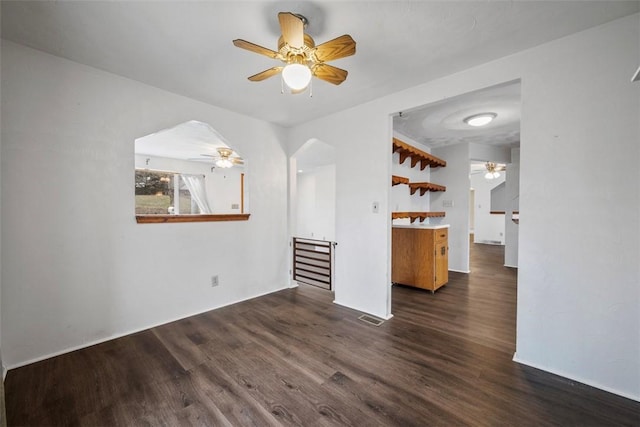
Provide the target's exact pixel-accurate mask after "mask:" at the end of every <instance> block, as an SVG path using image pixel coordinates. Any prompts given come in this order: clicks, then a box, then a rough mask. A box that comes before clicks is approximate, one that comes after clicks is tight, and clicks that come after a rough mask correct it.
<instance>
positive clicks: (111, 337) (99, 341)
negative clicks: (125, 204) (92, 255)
mask: <svg viewBox="0 0 640 427" xmlns="http://www.w3.org/2000/svg"><path fill="white" fill-rule="evenodd" d="M286 289H289V287H283V288H280V289H275V290H272V291H268V292H262V293H260V294H257V295H253V296H250V297H247V298H241V299H239V300H234V301H231V302H228V303H225V304H222V305H218V306H215V307H211V308H207V309H205V310H201V311H198V312H194V313H191V314H185V315H181V316H178V317H174V318H171V319H168V320H163V321H162V322H160V323H155V324H152V325H148V326H144V327H141V328H136V329H131V330H129V331H126V332H122V333H117V334H112V335H109V336H107V337H104V338H99V339H97V340H93V341H89V342H85V343H82V344H79V345H76V346H72V347H67V348H65V349H63V350H60V351H55V352H52V353H48V354H46V355H44V356H39V357H35V358H33V359H29V360H26V361H23V362H18V363H14V364H10V365H8V366H6V367H4V366H3V375H4V370H7V371H8V370H10V369H15V368H20V367H22V366H26V365H30V364H32V363H36V362H40V361H43V360H46V359H50V358H52V357H56V356H60V355H62V354H66V353H71V352H72V351H76V350H81V349H83V348H87V347H91V346H93V345H96V344H102V343H104V342H107V341H111V340H114V339H117V338H122V337H125V336H127V335H131V334H135V333H138V332H142V331H146V330H148V329H152V328H155V327H157V326H162V325H166V324H167V323H171V322H175V321H178V320H182V319H186V318H188V317H191V316H197V315H198V314H202V313H207V312H209V311H212V310H217V309H219V308H222V307H227V306H229V305H233V304H237V303H239V302H243V301H248V300H251V299H254V298H258V297H261V296H265V295H269V294H272V293H274V292H280V291H283V290H286Z"/></svg>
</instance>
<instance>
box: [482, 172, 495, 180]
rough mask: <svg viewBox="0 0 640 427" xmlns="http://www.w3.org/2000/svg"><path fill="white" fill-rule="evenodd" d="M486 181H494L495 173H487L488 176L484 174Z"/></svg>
mask: <svg viewBox="0 0 640 427" xmlns="http://www.w3.org/2000/svg"><path fill="white" fill-rule="evenodd" d="M484 177H485V179H493V173H492V172H487V173H486V174H484Z"/></svg>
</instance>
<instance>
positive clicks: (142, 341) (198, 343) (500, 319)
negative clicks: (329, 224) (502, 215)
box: [5, 245, 640, 426]
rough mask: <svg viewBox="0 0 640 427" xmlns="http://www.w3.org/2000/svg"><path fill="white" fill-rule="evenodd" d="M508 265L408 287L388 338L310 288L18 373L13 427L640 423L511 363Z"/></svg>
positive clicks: (599, 397) (594, 396)
mask: <svg viewBox="0 0 640 427" xmlns="http://www.w3.org/2000/svg"><path fill="white" fill-rule="evenodd" d="M502 256H503V248H502V247H499V246H487V245H472V264H471V266H472V274H470V275H465V274H459V273H451V274H450V281H449V284H447V285H446V286H445V287H443V288H441V289H440V290H439V291H437V292H436V294H435V295H432V294H431V293H429V292H425V291H420V290H415V289H412V288H406V287H397V286H396V287H394V289H393V313H394V315H395V317H394V318H393V319H391V320H388V321H386V322H385V323H384V324H383V325H381V326H379V327H375V326H372V325H369V324H366V323H364V322H362V321H360V320H358V319H357V317H358V315H359V314H360V313H358V312H355V311H353V310H349V309H346V308H343V307H340V306H338V305H335V304H332V303H331V301H332V295H331V294H330V293H329V292H327V291H323V290H321V289H316V288H313V287H309V286H301V287H299V288H297V289H291V290H285V291H281V292H277V293H274V294H271V295H267V296H264V297H260V298H256V299H254V300H251V301H247V302H243V303H240V304H235V305H233V306H229V307H225V308H222V309H219V310H215V311H211V312H209V313H206V314H202V315H198V316H194V317H191V318H188V319H185V320H182V321H178V322H173V323H170V324H167V325H163V326H160V327H156V328H153V329H151V330H148V331H144V332H140V333H137V334H133V335H130V336H127V337H124V338H120V339H116V340H113V341H109V342H106V343H103V344H99V345H95V346H93V347H90V348H87V349H83V350H79V351H74V352H72V353H69V354H65V355H62V356H58V357H54V358H52V359H48V360H45V361H42V362H39V363H34V364H32V365H29V366H25V367H22V368H18V369H14V370H11V371H10V372H9V373H8V375H7V378H6V382H5V387H6V398H7V402H6V406H7V417H8V421H9V425H86V426H95V425H119V426H132V425H135V426H139V425H154V426H155V425H160V426H164V425H166V426H182V425H207V426H213V425H216V426H217V425H221V426H246V425H258V426H265V425H291V426H314V425H354V426H378V425H397V426H412V425H416V426H418V425H419V426H425V425H435V426H453V425H477V426H497V425H513V426H529V425H531V426H545V425H558V426H569V425H576V426H605V425H606V426H609V425H636V426H638V425H640V403H638V402H634V401H631V400H628V399H625V398H622V397H619V396H615V395H612V394H609V393H606V392H603V391H600V390H597V389H594V388H591V387H588V386H586V385H583V384H579V383H576V382H573V381H570V380H568V379H565V378H561V377H558V376H555V375H552V374H548V373H545V372H542V371H539V370H536V369H533V368H529V367H526V366H523V365H519V364H517V363H515V362H513V361H512V360H511V358H512V356H513V352H514V348H515V344H514V342H515V315H516V283H515V281H516V271H515V270H513V269H508V268H505V267H503V266H502Z"/></svg>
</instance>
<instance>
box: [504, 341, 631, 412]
mask: <svg viewBox="0 0 640 427" xmlns="http://www.w3.org/2000/svg"><path fill="white" fill-rule="evenodd" d="M513 361H514V362H516V363H520V364H522V365H527V366H530V367H532V368H536V369H540V370H541V371H545V372H549V373H551V374H554V375H559V376H561V377H564V378H568V379H570V380H572V381H576V382H579V383H582V384H585V385H588V386H590V387H595V388H597V389H600V390H604V391H606V392H608V393H612V394H616V395H618V396H622V397H625V398H627V399H631V400H635V401H636V402H640V396H634V395H631V394H629V393H625V392H622V391H620V390H616V389H614V388H612V387H609V386H605V385H602V384H599V383H596V382H593V381H591V380H587V379H584V378H581V377H576V376H573V375H570V374H567V373H566V372H563V371H559V370H557V369H551V368H549V367H547V366H542V365H539V364H537V363H532V362H529V361H527V360H523V359H520V358H519V357H518V353H517V352H516V353H513Z"/></svg>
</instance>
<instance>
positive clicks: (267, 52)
mask: <svg viewBox="0 0 640 427" xmlns="http://www.w3.org/2000/svg"><path fill="white" fill-rule="evenodd" d="M233 45H234V46H236V47H239V48H241V49H246V50H249V51H251V52H255V53H259V54H260V55H264V56H268V57H269V58H274V59H275V58H277V57H278V52H276V51H273V50H271V49H267V48H266V47H262V46H259V45H257V44H255V43H251V42H248V41H246V40H242V39H236V40H234V41H233Z"/></svg>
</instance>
